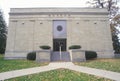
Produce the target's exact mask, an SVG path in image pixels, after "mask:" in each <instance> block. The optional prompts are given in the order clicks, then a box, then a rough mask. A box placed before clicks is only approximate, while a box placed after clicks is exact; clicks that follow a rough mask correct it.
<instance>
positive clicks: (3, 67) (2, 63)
mask: <svg viewBox="0 0 120 81" xmlns="http://www.w3.org/2000/svg"><path fill="white" fill-rule="evenodd" d="M47 64H48V63H37V62H35V61H28V60H4V58H3V55H1V54H0V72H5V71H11V70H18V69H23V68H30V67H37V66H43V65H47Z"/></svg>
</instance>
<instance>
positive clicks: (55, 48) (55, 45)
mask: <svg viewBox="0 0 120 81" xmlns="http://www.w3.org/2000/svg"><path fill="white" fill-rule="evenodd" d="M60 46H61V51H66V39H53V51H60Z"/></svg>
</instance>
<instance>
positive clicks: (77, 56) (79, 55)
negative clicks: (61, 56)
mask: <svg viewBox="0 0 120 81" xmlns="http://www.w3.org/2000/svg"><path fill="white" fill-rule="evenodd" d="M69 52H70V57H71V61H72V62H82V61H86V58H85V51H83V50H76V49H74V50H70V51H69Z"/></svg>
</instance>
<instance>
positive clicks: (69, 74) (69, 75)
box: [5, 69, 113, 81]
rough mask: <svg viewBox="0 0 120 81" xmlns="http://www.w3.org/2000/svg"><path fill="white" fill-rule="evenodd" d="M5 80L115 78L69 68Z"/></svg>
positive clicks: (76, 80) (33, 80)
mask: <svg viewBox="0 0 120 81" xmlns="http://www.w3.org/2000/svg"><path fill="white" fill-rule="evenodd" d="M5 81H113V80H110V79H106V78H102V77H97V76H93V75H89V74H85V73H79V72H76V71H71V70H67V69H58V70H52V71H48V72H43V73H38V74H32V75H28V76H23V77H17V78H14V79H9V80H5Z"/></svg>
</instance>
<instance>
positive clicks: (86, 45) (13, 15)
mask: <svg viewBox="0 0 120 81" xmlns="http://www.w3.org/2000/svg"><path fill="white" fill-rule="evenodd" d="M9 14H10V18H9V28H8V39H7V46H6V53H5V58H7V59H13V58H26V55H27V53H28V52H31V51H36V50H40V48H39V46H41V45H49V46H51V50H52V49H53V21H54V20H65V21H66V30H67V37H66V42H67V43H66V46H67V47H66V48H67V51H68V50H69V49H68V48H69V46H71V45H81V47H82V48H81V49H82V50H92V51H96V52H97V53H98V58H112V57H114V54H113V52H114V51H113V46H112V39H111V32H110V25H109V19H108V12H107V9H96V8H11V10H10V13H9Z"/></svg>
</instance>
